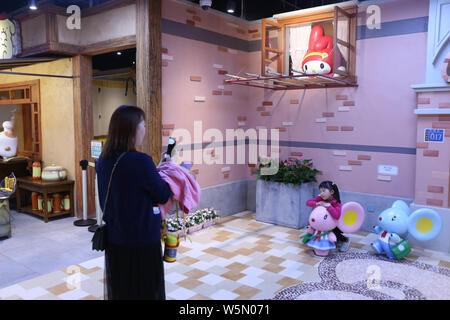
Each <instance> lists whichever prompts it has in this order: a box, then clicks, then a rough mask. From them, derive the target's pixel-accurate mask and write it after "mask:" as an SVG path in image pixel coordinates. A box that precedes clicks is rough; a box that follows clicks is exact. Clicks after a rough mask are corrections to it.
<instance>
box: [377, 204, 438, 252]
mask: <svg viewBox="0 0 450 320" xmlns="http://www.w3.org/2000/svg"><path fill="white" fill-rule="evenodd" d="M441 226H442V221H441V217H440V216H439V214H438V213H437V212H436V211H434V210H432V209H429V208H422V209H418V210H416V211H414V212H413V213H412V214H410V210H409V206H408V205H407V204H406V203H405V202H404V201H401V200H397V201H395V202H394V203H393V205H392V207H391V208H389V209H386V210H384V211H383V212H381V213H380V215H379V216H378V225H377V226H374V230H375V233H377V234H379V236H378V239H377V240H375V241H374V242H372V243H371V247H372V248H373V249H374V250H375V251H376V252H377V253H380V254H381V253H383V252H384V253H386V256H387V257H388V258H389V259H397V258H396V256H395V254H394V253H393V252H392V249H393V247H395V245H396V244H397V243H399V242H400V241H402V240H407V239H408V237H409V236H410V235H411V236H412V237H413V238H415V239H417V240H419V241H428V240H431V239H434V238H435V237H436V236H437V235H438V234H439V232H440V231H441ZM401 248H402V249H403V247H401Z"/></svg>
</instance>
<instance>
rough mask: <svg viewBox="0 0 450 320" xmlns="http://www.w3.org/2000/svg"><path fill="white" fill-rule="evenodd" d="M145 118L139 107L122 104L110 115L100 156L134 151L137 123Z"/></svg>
mask: <svg viewBox="0 0 450 320" xmlns="http://www.w3.org/2000/svg"><path fill="white" fill-rule="evenodd" d="M142 120H145V113H144V110H142V109H141V108H139V107H136V106H131V105H122V106H120V107H118V108H117V109H116V110H115V111H114V113H113V114H112V116H111V120H110V122H109V128H108V136H107V138H106V143H105V146H104V148H103V151H102V153H101V154H100V158H102V159H106V158H110V157H114V156H116V155H118V154H120V153H122V152H129V151H136V131H137V126H138V124H139V123H140V122H141V121H142Z"/></svg>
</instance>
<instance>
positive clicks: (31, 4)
mask: <svg viewBox="0 0 450 320" xmlns="http://www.w3.org/2000/svg"><path fill="white" fill-rule="evenodd" d="M28 7H29V8H30V9H31V10H37V4H36V0H30V2H29V6H28Z"/></svg>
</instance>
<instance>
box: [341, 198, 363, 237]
mask: <svg viewBox="0 0 450 320" xmlns="http://www.w3.org/2000/svg"><path fill="white" fill-rule="evenodd" d="M364 218H365V214H364V208H363V207H362V206H361V205H360V204H359V203H357V202H346V203H344V204H343V205H342V209H341V217H340V218H339V220H338V228H339V229H340V230H341V231H342V232H345V233H354V232H356V231H358V230H359V228H361V226H362V224H363V222H364Z"/></svg>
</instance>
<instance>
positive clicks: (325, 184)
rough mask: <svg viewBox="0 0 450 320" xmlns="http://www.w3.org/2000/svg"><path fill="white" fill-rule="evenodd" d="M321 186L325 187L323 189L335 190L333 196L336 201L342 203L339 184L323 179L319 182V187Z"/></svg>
mask: <svg viewBox="0 0 450 320" xmlns="http://www.w3.org/2000/svg"><path fill="white" fill-rule="evenodd" d="M320 188H323V189H328V190H330V191H331V190H333V191H334V193H333V198H334V199H336V201H337V202H339V203H341V197H340V195H339V189H338V186H337V185H335V184H334V183H333V182H332V181H328V180H327V181H322V182H321V183H320V184H319V189H320Z"/></svg>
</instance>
